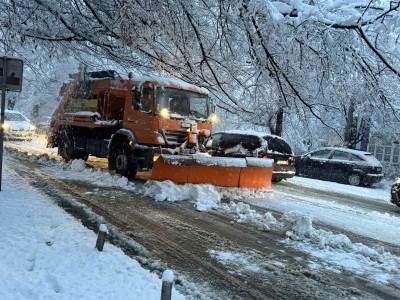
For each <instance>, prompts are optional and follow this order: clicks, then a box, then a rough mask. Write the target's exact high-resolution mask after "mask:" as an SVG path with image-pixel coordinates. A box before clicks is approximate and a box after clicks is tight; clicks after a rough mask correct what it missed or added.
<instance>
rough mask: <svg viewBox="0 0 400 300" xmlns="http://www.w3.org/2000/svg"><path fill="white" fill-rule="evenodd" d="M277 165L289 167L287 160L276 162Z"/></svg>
mask: <svg viewBox="0 0 400 300" xmlns="http://www.w3.org/2000/svg"><path fill="white" fill-rule="evenodd" d="M276 164H277V165H288V162H287V161H286V160H278V161H277V162H276Z"/></svg>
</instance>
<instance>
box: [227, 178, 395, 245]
mask: <svg viewBox="0 0 400 300" xmlns="http://www.w3.org/2000/svg"><path fill="white" fill-rule="evenodd" d="M278 187H279V185H277V186H275V187H274V190H273V191H272V192H269V193H268V192H260V193H254V194H252V193H245V194H242V193H239V192H237V193H232V192H229V191H225V192H223V199H224V198H225V197H226V196H227V195H232V196H233V197H234V198H233V199H235V200H237V201H243V202H245V203H248V204H250V205H253V206H255V207H261V208H264V209H268V210H272V211H279V212H282V213H289V212H291V211H298V212H301V213H302V214H303V215H308V216H311V217H312V218H313V220H316V221H317V222H319V223H323V224H327V225H330V226H334V227H335V228H340V229H343V230H346V231H349V232H352V233H355V234H357V235H361V236H365V237H369V238H372V239H375V240H378V241H382V242H385V243H390V244H393V245H400V235H399V234H398V229H399V228H400V217H399V216H398V214H397V213H396V207H394V206H393V213H389V212H385V213H382V212H378V211H375V210H371V209H368V207H367V206H366V207H363V205H364V204H363V201H362V200H360V203H359V204H358V205H359V206H362V207H358V205H357V206H356V204H357V203H356V202H353V201H352V202H349V203H348V204H345V202H344V203H339V202H338V201H336V199H335V201H334V200H332V199H331V198H329V196H322V197H323V198H318V197H316V196H314V197H310V196H308V195H307V196H300V195H293V194H289V193H286V192H281V191H278V190H277V189H278ZM241 195H243V196H242V197H240V196H241ZM361 195H363V194H361ZM345 199H346V198H345V197H344V199H343V200H344V201H345ZM366 201H367V200H366ZM378 205H382V206H383V208H384V206H385V205H387V206H389V208H390V209H392V205H389V204H385V203H379V204H378Z"/></svg>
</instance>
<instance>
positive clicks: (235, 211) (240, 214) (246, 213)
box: [221, 201, 280, 231]
mask: <svg viewBox="0 0 400 300" xmlns="http://www.w3.org/2000/svg"><path fill="white" fill-rule="evenodd" d="M221 209H222V210H223V211H224V212H227V213H229V214H232V215H233V216H234V218H235V220H236V221H237V222H238V223H247V224H252V225H255V226H257V227H258V228H259V229H261V230H265V231H269V230H271V227H277V226H279V225H280V224H279V223H278V221H277V220H276V219H275V217H274V216H273V215H272V214H271V213H270V212H266V213H263V214H261V213H258V212H257V211H256V210H254V209H251V208H250V205H248V204H246V203H243V202H237V203H236V202H233V201H231V202H229V203H224V204H222V205H221Z"/></svg>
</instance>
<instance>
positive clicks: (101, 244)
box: [96, 224, 108, 251]
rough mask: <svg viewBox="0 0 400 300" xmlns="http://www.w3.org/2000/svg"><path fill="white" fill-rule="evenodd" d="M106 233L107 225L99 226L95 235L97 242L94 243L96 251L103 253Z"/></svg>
mask: <svg viewBox="0 0 400 300" xmlns="http://www.w3.org/2000/svg"><path fill="white" fill-rule="evenodd" d="M107 233H108V229H107V225H106V224H100V226H99V233H98V235H97V241H96V249H97V250H98V251H103V247H104V242H105V241H106V236H107Z"/></svg>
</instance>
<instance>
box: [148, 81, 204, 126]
mask: <svg viewBox="0 0 400 300" xmlns="http://www.w3.org/2000/svg"><path fill="white" fill-rule="evenodd" d="M156 97H157V111H160V110H161V109H163V108H167V109H168V110H169V112H170V113H171V116H172V117H192V118H196V119H207V118H208V114H209V109H208V102H209V100H208V97H207V96H206V95H202V94H198V93H193V92H189V91H183V90H177V89H171V88H158V89H157V96H156Z"/></svg>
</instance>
